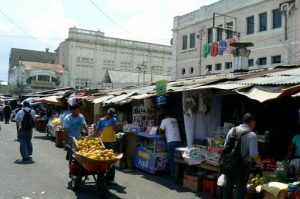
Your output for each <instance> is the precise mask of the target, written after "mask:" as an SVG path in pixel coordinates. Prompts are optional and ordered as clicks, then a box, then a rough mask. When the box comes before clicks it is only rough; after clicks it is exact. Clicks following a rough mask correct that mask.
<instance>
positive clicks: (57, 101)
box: [33, 96, 62, 106]
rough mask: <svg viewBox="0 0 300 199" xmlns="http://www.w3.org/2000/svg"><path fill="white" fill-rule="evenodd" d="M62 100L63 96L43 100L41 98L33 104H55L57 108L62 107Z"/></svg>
mask: <svg viewBox="0 0 300 199" xmlns="http://www.w3.org/2000/svg"><path fill="white" fill-rule="evenodd" d="M61 98H62V96H49V97H43V98H39V99H36V100H33V102H34V103H35V102H42V103H45V104H53V105H57V106H62V102H61V101H60V99H61Z"/></svg>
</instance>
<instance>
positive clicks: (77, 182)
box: [71, 177, 81, 192]
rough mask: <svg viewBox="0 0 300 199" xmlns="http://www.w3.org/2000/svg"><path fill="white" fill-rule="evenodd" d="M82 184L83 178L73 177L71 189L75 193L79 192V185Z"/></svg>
mask: <svg viewBox="0 0 300 199" xmlns="http://www.w3.org/2000/svg"><path fill="white" fill-rule="evenodd" d="M80 184H81V178H79V177H73V178H72V180H71V188H72V190H73V191H75V192H77V191H79V185H80Z"/></svg>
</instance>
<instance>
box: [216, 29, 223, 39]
mask: <svg viewBox="0 0 300 199" xmlns="http://www.w3.org/2000/svg"><path fill="white" fill-rule="evenodd" d="M222 27H223V26H222V25H221V26H218V27H217V41H221V40H222V39H223V30H222Z"/></svg>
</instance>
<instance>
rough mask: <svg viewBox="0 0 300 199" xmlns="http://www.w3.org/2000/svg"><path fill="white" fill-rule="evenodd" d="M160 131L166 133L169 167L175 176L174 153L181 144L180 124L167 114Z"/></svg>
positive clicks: (171, 173)
mask: <svg viewBox="0 0 300 199" xmlns="http://www.w3.org/2000/svg"><path fill="white" fill-rule="evenodd" d="M160 131H162V132H165V135H166V139H167V148H168V154H167V158H168V167H169V173H170V175H171V176H174V160H173V159H174V152H175V149H176V148H177V147H179V146H180V144H181V138H180V132H179V127H178V122H177V120H176V119H175V118H173V117H171V116H168V114H166V116H165V119H163V120H162V121H161V124H160Z"/></svg>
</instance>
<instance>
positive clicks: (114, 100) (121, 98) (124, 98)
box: [104, 92, 136, 105]
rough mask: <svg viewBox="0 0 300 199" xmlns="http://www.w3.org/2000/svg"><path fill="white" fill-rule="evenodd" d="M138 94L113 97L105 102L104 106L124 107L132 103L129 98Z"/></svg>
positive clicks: (131, 93)
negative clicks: (123, 105)
mask: <svg viewBox="0 0 300 199" xmlns="http://www.w3.org/2000/svg"><path fill="white" fill-rule="evenodd" d="M135 93H136V92H130V93H123V94H120V95H118V96H115V97H112V98H110V99H108V100H106V101H105V102H104V104H117V105H122V104H126V103H129V102H131V101H132V99H130V98H129V97H130V96H132V95H134V94H135Z"/></svg>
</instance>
